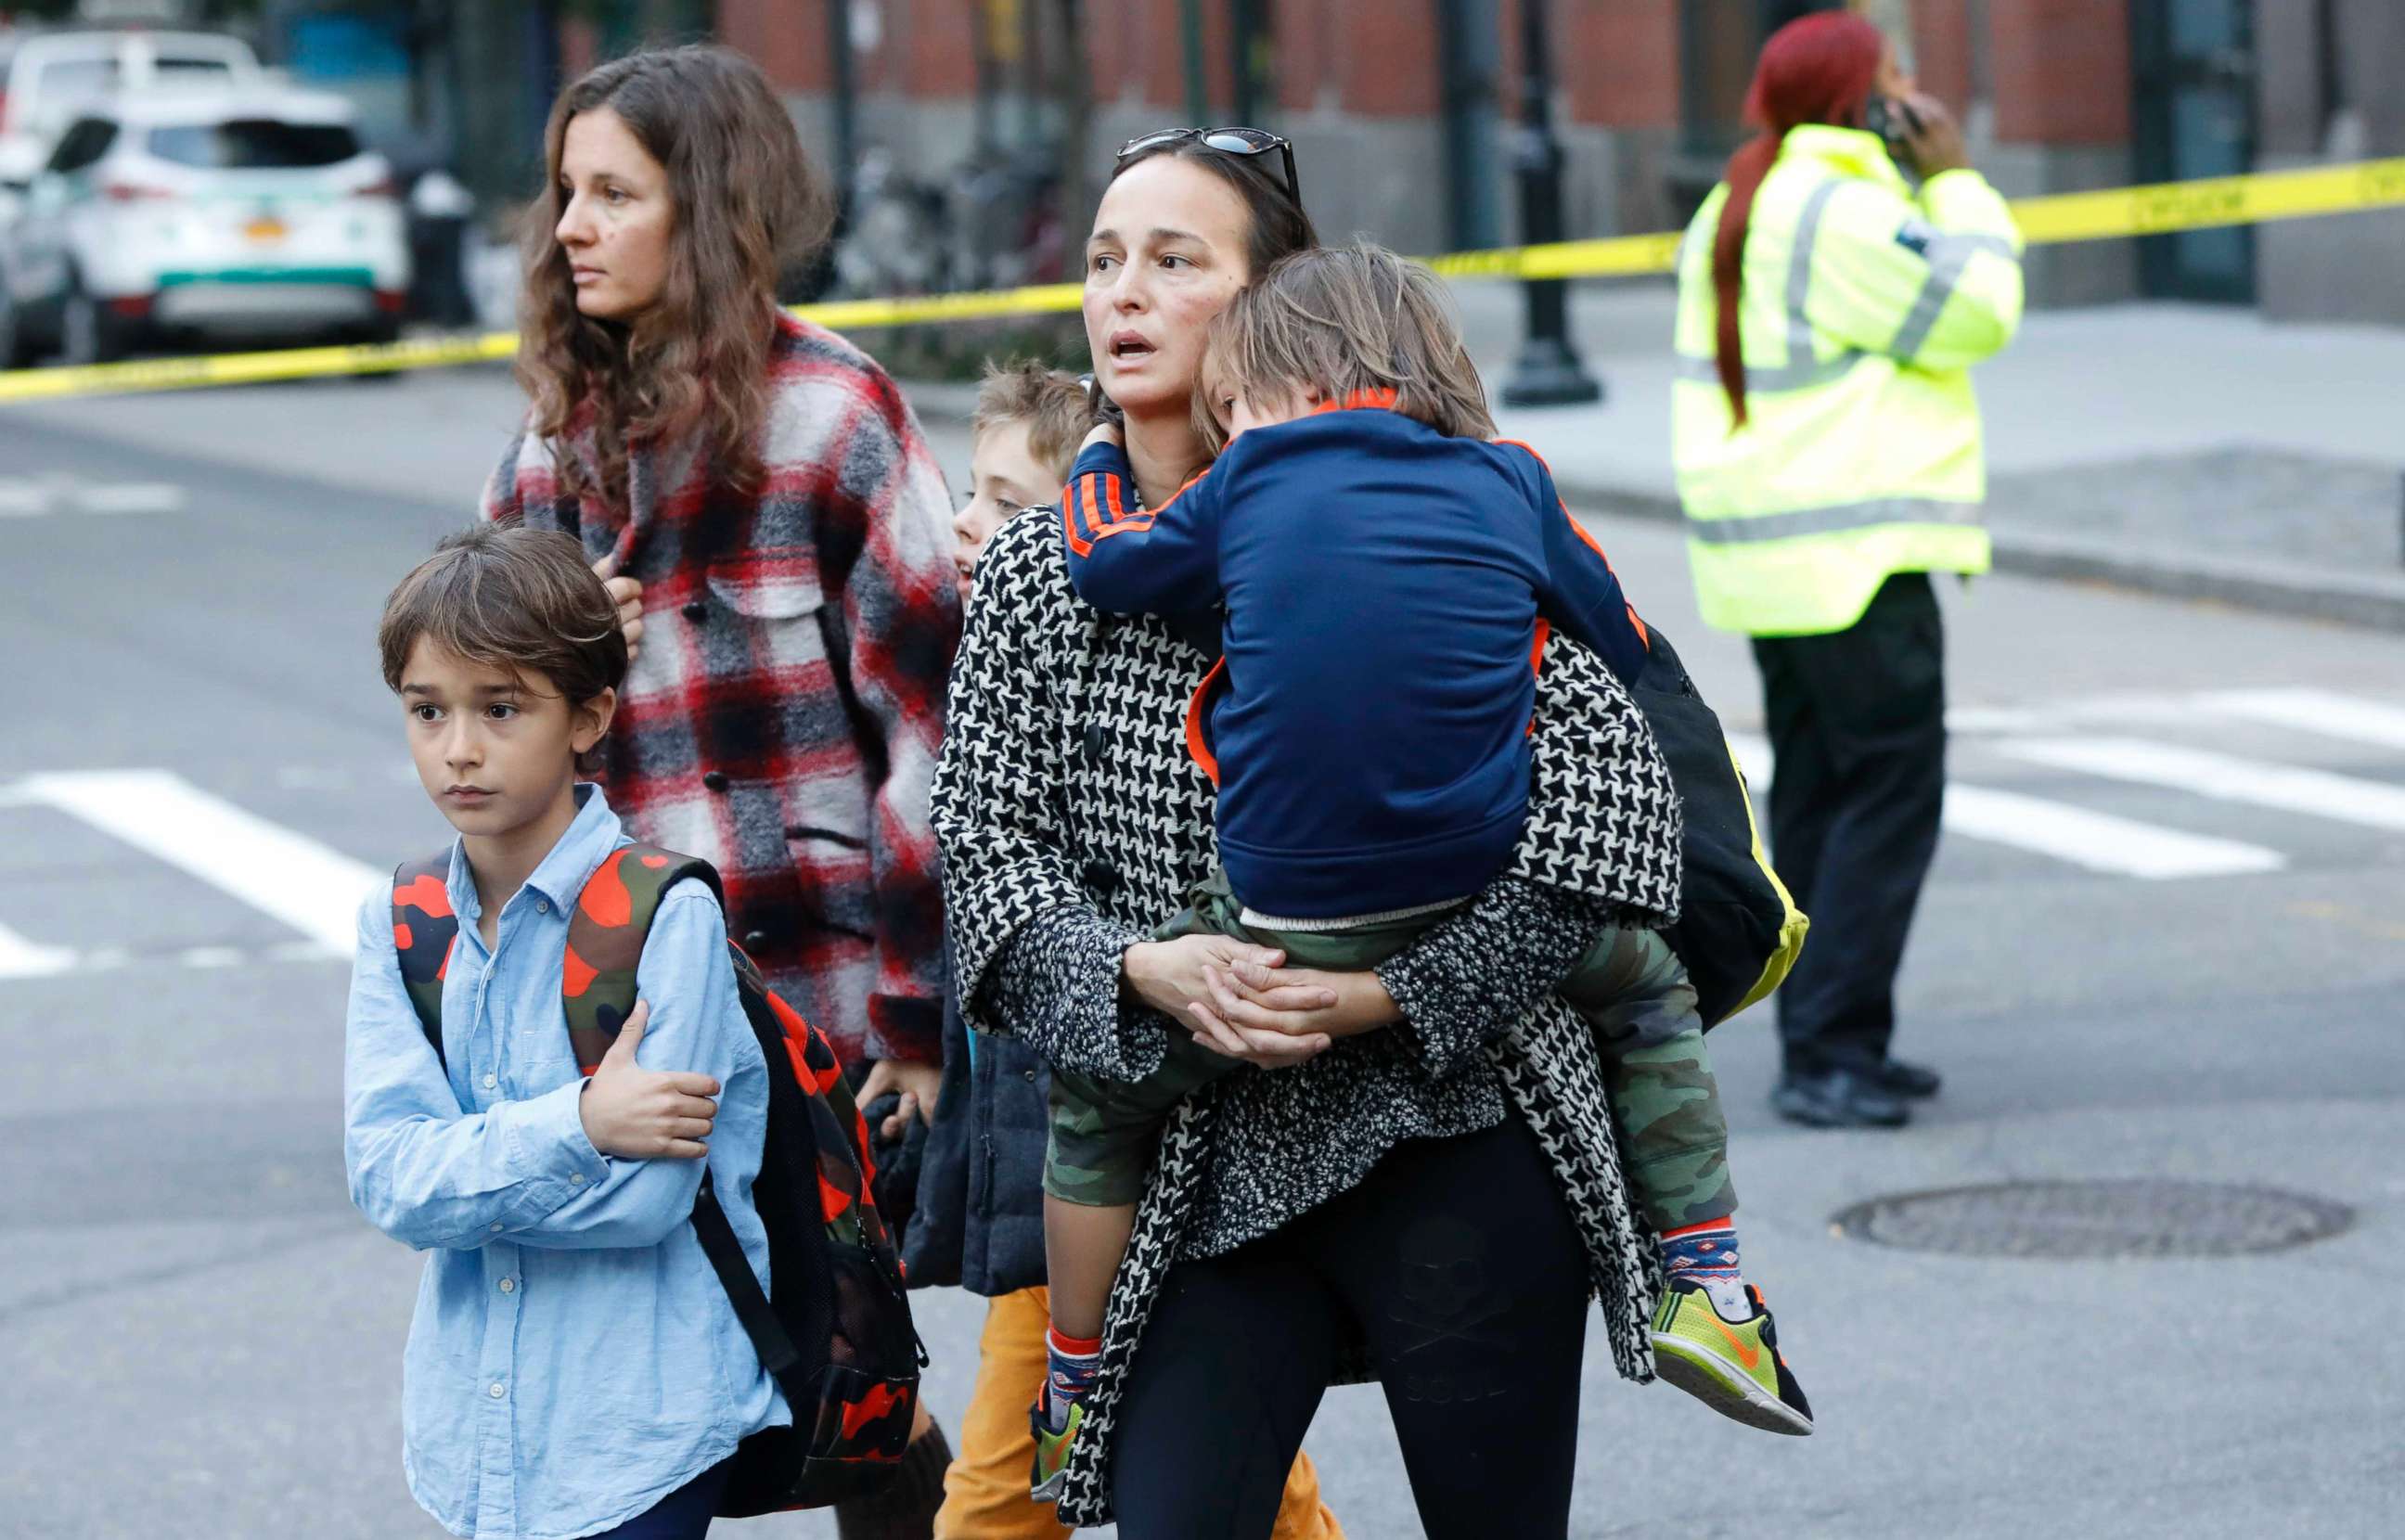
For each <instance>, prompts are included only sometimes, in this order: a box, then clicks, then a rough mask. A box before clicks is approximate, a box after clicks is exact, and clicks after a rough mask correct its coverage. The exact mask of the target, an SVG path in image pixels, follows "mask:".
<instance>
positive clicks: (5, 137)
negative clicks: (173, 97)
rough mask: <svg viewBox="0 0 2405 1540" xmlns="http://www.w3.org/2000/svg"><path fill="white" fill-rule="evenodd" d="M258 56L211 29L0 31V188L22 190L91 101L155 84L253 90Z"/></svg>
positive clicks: (259, 74) (258, 72)
mask: <svg viewBox="0 0 2405 1540" xmlns="http://www.w3.org/2000/svg"><path fill="white" fill-rule="evenodd" d="M265 79H266V73H265V72H264V71H262V70H261V69H260V66H259V56H258V55H257V54H255V53H253V52H251V51H250V45H249V44H247V43H246V42H244V41H243V40H242V39H241V38H239V37H228V36H226V35H223V34H221V33H213V32H148V31H134V32H21V33H8V34H0V188H6V187H7V186H10V185H12V184H13V185H18V186H21V185H22V184H23V183H24V182H26V181H28V180H30V179H31V178H32V176H33V175H34V173H35V171H37V170H39V169H40V167H41V163H42V161H43V160H44V158H46V157H47V156H48V155H49V152H50V147H51V146H53V145H55V144H56V143H57V142H58V136H59V131H60V130H62V129H63V128H65V127H66V126H67V124H68V123H69V122H70V121H71V120H73V119H74V118H75V116H76V115H77V113H78V112H80V111H82V110H83V109H84V108H85V107H87V106H90V105H92V104H93V103H95V102H101V101H105V100H107V99H108V98H109V97H111V96H114V95H116V94H118V93H119V92H120V91H148V90H150V89H152V88H153V87H166V88H170V89H173V88H177V87H191V86H215V87H220V88H230V87H238V86H255V85H258V84H260V83H261V82H263V81H264V80H265Z"/></svg>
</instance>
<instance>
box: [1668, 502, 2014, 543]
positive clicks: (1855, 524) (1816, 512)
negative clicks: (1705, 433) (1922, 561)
mask: <svg viewBox="0 0 2405 1540" xmlns="http://www.w3.org/2000/svg"><path fill="white" fill-rule="evenodd" d="M1978 522H1979V505H1978V504H1977V503H1965V502H1949V501H1947V500H1946V499H1944V498H1941V497H1873V498H1871V499H1869V500H1868V501H1865V502H1858V503H1833V504H1831V505H1829V506H1828V507H1826V508H1799V509H1795V510H1793V511H1789V512H1785V513H1749V514H1745V515H1743V516H1742V517H1737V518H1720V519H1698V518H1696V517H1695V516H1694V515H1693V514H1690V515H1688V518H1687V537H1688V538H1689V539H1694V540H1697V541H1700V542H1702V543H1703V544H1705V545H1743V544H1746V543H1749V542H1751V541H1754V540H1792V539H1797V538H1799V537H1801V536H1805V535H1834V534H1836V533H1837V532H1838V531H1840V530H1847V529H1868V528H1869V527H1871V526H1872V525H1882V524H1957V525H1976V524H1977V523H1978Z"/></svg>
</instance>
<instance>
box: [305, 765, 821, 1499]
mask: <svg viewBox="0 0 2405 1540" xmlns="http://www.w3.org/2000/svg"><path fill="white" fill-rule="evenodd" d="M577 796H578V798H579V801H580V806H579V807H578V810H577V814H576V820H575V822H573V823H571V824H570V826H569V829H568V832H567V833H565V834H562V835H561V836H560V839H559V843H558V844H557V845H556V846H555V847H553V848H552V851H551V854H549V855H548V856H546V857H544V858H543V861H542V864H541V865H540V866H538V867H537V868H536V869H535V872H534V875H532V876H530V877H528V878H527V883H526V886H525V887H523V888H521V889H519V890H518V891H517V892H516V894H514V895H513V897H512V898H511V899H510V900H509V902H508V903H506V904H505V905H503V907H502V909H501V915H500V923H499V930H498V931H496V935H495V945H494V946H493V948H492V949H491V950H490V951H489V952H488V951H486V950H485V944H484V941H483V939H482V937H481V936H480V935H479V934H478V931H477V922H478V917H479V915H480V912H481V911H480V910H479V908H478V904H477V901H476V887H475V882H474V879H473V878H472V877H471V875H470V874H469V870H468V861H467V857H466V855H465V854H464V853H463V852H462V850H461V849H460V847H459V846H458V844H457V841H455V842H454V843H453V845H452V849H451V873H450V880H449V888H450V894H451V905H452V908H453V909H454V910H455V911H457V915H458V917H459V941H458V945H457V949H456V950H455V951H454V952H453V953H452V956H451V965H450V970H449V972H448V973H447V974H446V975H445V977H444V981H443V1059H441V1060H438V1059H437V1058H436V1057H435V1055H434V1050H433V1048H432V1047H431V1046H430V1045H429V1044H428V1043H427V1041H426V1036H425V1033H424V1031H423V1030H422V1029H420V1028H419V1026H418V1024H417V1017H416V1015H415V1013H414V1012H413V1011H412V1010H411V1009H410V1003H409V997H408V995H407V994H406V993H405V992H404V991H403V989H402V987H401V966H400V959H399V958H398V957H397V955H396V954H395V952H394V949H393V936H392V916H391V908H390V903H389V897H388V895H387V894H385V893H383V892H381V891H379V892H377V893H375V894H373V895H372V896H371V897H370V898H369V900H368V902H367V903H366V904H365V906H364V907H362V908H361V909H360V911H359V960H358V963H357V965H356V967H355V968H354V970H353V973H352V975H351V1003H350V1023H349V1029H348V1032H347V1045H346V1049H345V1062H344V1085H343V1097H344V1113H345V1135H344V1162H345V1166H346V1167H347V1168H348V1169H349V1172H350V1183H351V1201H353V1202H354V1203H356V1204H358V1205H359V1211H360V1212H362V1213H364V1214H366V1215H367V1216H368V1218H369V1220H370V1221H371V1222H373V1224H374V1225H375V1226H376V1228H378V1229H380V1230H382V1231H384V1233H385V1234H387V1235H388V1236H391V1237H392V1238H393V1239H396V1240H400V1241H403V1242H405V1243H407V1244H408V1245H411V1246H414V1247H415V1248H417V1249H418V1250H420V1251H426V1252H431V1253H433V1254H432V1255H431V1256H430V1257H429V1258H428V1260H427V1265H426V1273H425V1277H424V1278H423V1279H422V1280H421V1281H419V1284H418V1290H417V1312H416V1315H415V1318H414V1319H413V1320H412V1321H411V1323H410V1328H409V1346H408V1349H407V1351H406V1352H405V1354H404V1356H403V1359H402V1372H401V1442H402V1451H401V1459H402V1463H403V1467H404V1469H405V1470H406V1472H407V1474H408V1478H409V1490H410V1492H411V1494H412V1495H414V1496H415V1498H416V1499H417V1501H418V1502H419V1503H420V1504H421V1505H424V1507H425V1508H426V1510H427V1512H429V1513H430V1514H432V1515H433V1516H434V1517H435V1518H436V1519H438V1520H440V1521H441V1522H442V1524H443V1528H445V1529H447V1530H449V1531H451V1533H454V1534H462V1535H467V1534H473V1535H506V1536H513V1537H516V1540H567V1537H569V1536H573V1535H584V1534H591V1533H595V1532H596V1531H599V1530H604V1529H608V1528H610V1527H612V1525H615V1524H619V1523H623V1522H625V1521H626V1519H631V1518H633V1517H634V1516H636V1515H637V1514H640V1513H641V1512H643V1511H644V1510H645V1509H647V1508H649V1507H651V1506H652V1505H654V1504H656V1503H657V1502H658V1501H659V1500H660V1499H661V1498H663V1497H665V1496H667V1495H668V1493H669V1492H671V1491H675V1490H676V1489H677V1488H678V1487H680V1486H682V1485H683V1484H684V1483H685V1482H687V1481H689V1480H691V1479H692V1478H693V1477H696V1476H698V1475H700V1474H701V1473H702V1472H703V1471H705V1470H707V1469H709V1468H710V1466H711V1465H713V1464H716V1463H718V1462H719V1461H721V1460H723V1459H724V1458H725V1457H726V1456H727V1455H728V1454H730V1453H732V1452H734V1449H735V1446H736V1444H737V1443H738V1441H739V1440H741V1439H742V1438H743V1437H744V1436H745V1435H749V1434H751V1433H753V1432H755V1431H757V1430H758V1429H760V1428H763V1427H767V1426H768V1425H770V1424H772V1423H782V1422H787V1421H791V1420H792V1419H791V1416H790V1414H789V1413H788V1412H787V1411H786V1409H785V1404H784V1399H783V1397H781V1395H779V1394H778V1393H777V1389H776V1385H775V1383H774V1381H772V1380H771V1379H769V1377H768V1375H767V1371H766V1370H764V1369H763V1368H762V1367H761V1366H760V1360H759V1357H758V1355H757V1354H756V1353H754V1352H753V1351H752V1343H751V1340H750V1338H749V1337H746V1336H745V1335H744V1332H743V1328H742V1325H741V1324H740V1323H738V1321H737V1320H736V1317H735V1311H734V1308H733V1307H732V1306H731V1305H729V1304H728V1303H727V1299H726V1294H725V1290H724V1288H723V1287H722V1286H721V1284H720V1283H719V1281H718V1275H717V1274H716V1273H715V1272H713V1271H712V1270H711V1269H710V1260H709V1258H708V1257H707V1256H705V1255H704V1254H703V1253H702V1250H701V1243H700V1241H699V1240H698V1239H696V1237H695V1235H694V1230H693V1225H692V1222H691V1215H692V1212H693V1201H694V1195H695V1194H696V1192H697V1191H698V1190H699V1188H700V1186H701V1175H702V1168H703V1165H704V1164H705V1162H704V1161H703V1160H666V1159H663V1160H616V1159H612V1158H610V1157H608V1156H605V1155H601V1154H599V1153H598V1152H597V1151H596V1150H595V1149H594V1148H593V1144H592V1141H590V1140H589V1139H587V1138H586V1137H585V1134H584V1121H583V1119H582V1117H581V1116H580V1115H579V1110H578V1098H579V1097H580V1096H581V1095H582V1094H583V1090H584V1076H583V1075H582V1073H581V1072H580V1071H578V1069H577V1065H576V1060H575V1057H574V1055H573V1054H572V1052H571V1051H570V1047H569V1042H568V1018H567V1012H566V1010H565V1008H564V1006H563V1005H562V1003H561V1000H560V966H561V962H562V959H563V958H564V957H565V955H566V951H567V945H568V913H569V910H570V906H571V905H573V904H574V903H576V900H577V895H578V894H579V893H580V892H581V891H582V890H583V889H584V880H585V878H586V877H588V876H590V875H592V874H593V871H594V869H595V868H596V867H598V865H600V863H601V861H602V858H603V857H605V856H607V855H608V854H609V853H610V852H611V851H612V850H614V849H616V848H617V847H619V846H620V845H622V844H625V843H626V836H625V834H623V833H621V832H620V829H619V825H618V819H617V817H616V815H614V814H612V812H611V811H610V805H609V804H608V802H606V801H605V800H604V799H603V798H602V796H601V793H600V791H599V789H598V788H597V787H589V786H580V787H579V788H578V789H577ZM636 982H637V986H638V988H639V991H640V997H641V998H642V999H643V1000H645V1001H649V1002H650V1004H651V1017H650V1020H649V1021H648V1023H647V1024H646V1026H645V1028H644V1031H643V1039H642V1042H641V1043H640V1045H639V1046H638V1047H637V1049H636V1060H637V1062H638V1063H640V1064H641V1065H642V1067H643V1068H645V1069H647V1070H693V1071H700V1072H701V1073H703V1074H708V1075H714V1076H716V1077H717V1079H718V1081H719V1084H720V1085H721V1086H722V1087H723V1090H722V1092H721V1095H720V1098H719V1105H718V1115H717V1119H716V1123H715V1126H714V1127H713V1129H712V1132H711V1134H710V1154H709V1155H708V1156H707V1157H706V1162H707V1164H708V1166H709V1169H710V1179H711V1183H712V1184H713V1186H714V1187H715V1189H716V1191H717V1194H718V1200H719V1202H720V1204H721V1205H722V1206H723V1207H724V1209H725V1211H726V1218H727V1222H728V1223H729V1224H730V1225H732V1226H733V1227H734V1230H735V1234H736V1236H737V1238H738V1239H740V1240H741V1241H742V1243H743V1252H744V1254H745V1255H746V1256H748V1257H749V1258H751V1261H752V1269H753V1270H754V1271H755V1272H757V1273H758V1274H759V1276H760V1279H761V1281H762V1282H763V1283H764V1284H765V1283H766V1282H767V1278H768V1241H767V1232H766V1230H765V1229H764V1228H763V1227H762V1225H761V1223H760V1217H759V1214H758V1212H757V1211H756V1210H755V1209H754V1208H753V1207H752V1179H753V1178H754V1177H755V1176H756V1175H757V1174H758V1173H759V1169H760V1153H761V1149H762V1143H763V1140H764V1138H765V1136H766V1133H767V1096H768V1093H767V1062H766V1061H765V1060H764V1059H763V1058H762V1057H761V1053H760V1046H759V1043H758V1042H757V1040H755V1039H754V1038H753V1037H752V1029H751V1027H750V1026H749V1025H748V1023H747V1022H746V1020H745V1018H744V1015H743V1006H742V1002H741V1001H740V1000H739V998H738V996H737V994H736V991H735V973H734V969H733V967H732V966H731V964H730V963H729V961H728V959H727V950H726V926H725V921H724V917H722V916H721V914H720V912H719V907H718V901H717V900H716V899H715V898H714V897H713V896H712V895H711V894H710V890H709V889H708V888H707V887H706V886H705V885H703V884H701V883H699V882H694V881H686V882H682V883H679V884H678V885H677V886H676V887H675V888H673V889H670V890H669V891H668V895H667V897H666V898H665V899H664V900H663V901H662V902H661V904H660V907H659V912H658V914H657V916H656V917H654V920H653V922H652V931H651V936H650V939H649V940H648V941H647V942H646V943H645V945H644V947H643V957H642V961H641V963H640V966H639V967H638V968H637V970H636ZM446 1065H447V1074H446Z"/></svg>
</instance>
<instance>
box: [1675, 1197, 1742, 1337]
mask: <svg viewBox="0 0 2405 1540" xmlns="http://www.w3.org/2000/svg"><path fill="white" fill-rule="evenodd" d="M1662 1270H1663V1271H1664V1272H1665V1273H1667V1274H1668V1275H1669V1278H1670V1281H1672V1282H1674V1283H1675V1282H1677V1281H1680V1280H1681V1279H1686V1280H1689V1281H1693V1282H1695V1283H1700V1284H1702V1285H1703V1289H1704V1293H1706V1294H1707V1295H1710V1296H1711V1301H1712V1309H1715V1310H1718V1311H1719V1312H1720V1314H1721V1319H1723V1321H1743V1320H1746V1319H1748V1318H1749V1317H1751V1315H1752V1314H1753V1306H1752V1304H1751V1301H1749V1300H1748V1299H1747V1298H1746V1297H1745V1275H1744V1274H1743V1273H1741V1272H1739V1271H1738V1270H1737V1222H1736V1221H1735V1220H1733V1219H1730V1218H1728V1217H1727V1216H1725V1215H1723V1217H1721V1218H1719V1219H1708V1220H1705V1221H1704V1222H1703V1223H1702V1224H1700V1225H1681V1227H1680V1228H1678V1229H1675V1230H1665V1231H1663V1232H1662Z"/></svg>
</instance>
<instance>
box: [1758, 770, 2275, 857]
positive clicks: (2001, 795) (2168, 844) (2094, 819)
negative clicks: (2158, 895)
mask: <svg viewBox="0 0 2405 1540" xmlns="http://www.w3.org/2000/svg"><path fill="white" fill-rule="evenodd" d="M1729 741H1730V743H1732V744H1733V745H1735V746H1736V749H1737V760H1738V763H1741V764H1742V765H1743V766H1744V767H1745V775H1746V779H1747V780H1748V781H1749V782H1751V784H1752V785H1753V787H1754V788H1755V790H1756V791H1765V790H1766V789H1767V788H1768V787H1769V785H1770V776H1771V771H1772V769H1773V767H1774V766H1773V761H1772V757H1771V753H1770V743H1769V740H1767V739H1766V738H1764V737H1762V736H1760V735H1756V734H1751V733H1732V734H1730V735H1729ZM1943 821H1944V826H1945V829H1946V832H1947V833H1949V834H1960V835H1962V836H1963V837H1964V838H1967V839H1976V840H1981V841H1984V842H1985V843H1987V844H1990V845H2003V846H2008V847H2013V848H2015V849H2019V850H2027V851H2030V852H2032V854H2035V855H2041V856H2046V857H2049V858H2051V859H2053V860H2055V861H2065V862H2068V863H2069V864H2071V865H2074V866H2080V867H2085V868H2087V869H2088V870H2089V871H2091V872H2103V873H2105V874H2108V875H2113V876H2129V877H2140V878H2144V879H2145V880H2147V881H2151V882H2161V881H2169V880H2173V879H2178V878H2187V877H2212V876H2235V875H2241V874H2243V873H2249V872H2276V871H2279V870H2281V869H2282V868H2283V867H2285V866H2286V865H2287V861H2286V860H2285V858H2283V857H2282V856H2281V855H2280V853H2279V852H2278V851H2276V850H2267V849H2265V848H2264V847H2261V846H2259V845H2247V844H2244V843H2243V842H2241V841H2238V840H2228V839H2215V838H2214V837H2212V836H2210V835H2205V834H2191V833H2184V832H2183V831H2180V830H2177V829H2164V828H2159V827H2158V826H2157V825H2154V824H2151V823H2140V822H2138V821H2137V820H2136V819H2124V818H2116V817H2114V816H2113V815H2111V814H2109V813H2097V812H2091V811H2089V809H2087V808H2085V807H2074V806H2073V805H2070V804H2068V803H2060V802H2051V801H2048V800H2047V799H2046V798H2044V797H2032V796H2024V795H2022V794H2021V793H2020V792H2018V791H1999V790H1997V789H1995V788H1993V787H1987V786H1968V785H1965V784H1963V783H1962V782H1961V781H1958V780H1948V782H1947V783H1946V808H1945V814H1944V819H1943ZM1771 854H1772V857H1773V859H1774V860H1775V859H1776V858H1777V855H1778V852H1777V850H1775V849H1774V850H1773V851H1772V852H1771Z"/></svg>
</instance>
